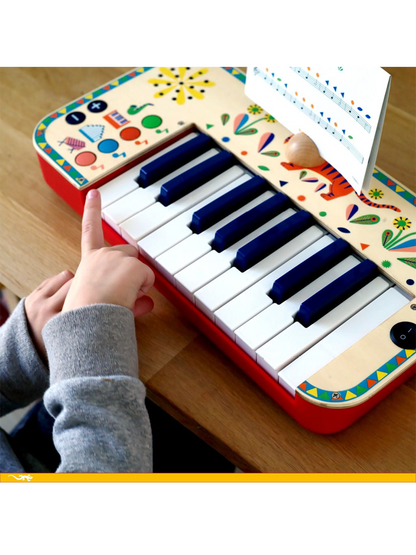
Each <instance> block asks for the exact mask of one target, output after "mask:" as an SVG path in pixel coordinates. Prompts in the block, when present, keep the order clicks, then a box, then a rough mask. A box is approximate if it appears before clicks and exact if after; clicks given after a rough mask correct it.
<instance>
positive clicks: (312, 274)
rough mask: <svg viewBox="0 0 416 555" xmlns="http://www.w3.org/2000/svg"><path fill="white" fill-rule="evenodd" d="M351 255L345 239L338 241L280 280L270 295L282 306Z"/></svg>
mask: <svg viewBox="0 0 416 555" xmlns="http://www.w3.org/2000/svg"><path fill="white" fill-rule="evenodd" d="M349 254H351V248H350V246H349V244H348V243H347V242H346V241H344V239H337V240H336V241H334V242H333V243H331V245H328V246H327V247H325V248H324V249H322V250H320V251H319V252H317V253H316V254H314V255H313V256H311V257H310V258H308V259H307V260H305V261H304V262H302V263H301V264H299V265H298V266H296V267H295V268H293V269H292V270H290V271H289V272H287V273H286V274H284V275H283V276H281V277H280V278H278V279H277V280H276V281H275V282H274V283H273V287H272V289H271V291H270V293H269V295H270V297H271V298H272V299H273V300H274V302H275V303H277V304H280V303H282V302H284V301H285V300H286V299H289V297H292V296H293V295H295V293H297V292H298V291H300V290H301V289H303V288H304V287H306V286H307V285H309V283H312V281H314V280H315V279H317V278H318V277H320V276H322V274H324V273H325V272H327V271H328V270H329V269H331V268H333V267H334V266H335V265H336V264H338V262H341V260H343V259H344V258H346V257H347V256H348V255H349Z"/></svg>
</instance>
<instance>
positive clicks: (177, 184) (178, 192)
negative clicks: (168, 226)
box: [158, 150, 235, 206]
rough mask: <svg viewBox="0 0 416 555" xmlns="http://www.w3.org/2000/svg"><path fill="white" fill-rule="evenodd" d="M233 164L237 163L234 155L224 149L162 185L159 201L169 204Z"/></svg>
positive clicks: (164, 204) (165, 204)
mask: <svg viewBox="0 0 416 555" xmlns="http://www.w3.org/2000/svg"><path fill="white" fill-rule="evenodd" d="M233 164H235V159H234V156H233V155H232V154H230V153H229V152H227V151H225V150H223V151H221V152H219V153H218V154H216V155H215V156H212V158H209V160H205V162H201V163H200V164H198V165H197V166H195V167H194V168H191V169H190V170H188V171H186V172H184V173H182V174H181V175H178V176H177V177H175V178H173V179H171V180H170V181H168V182H167V183H165V184H164V185H162V187H161V188H160V194H159V197H158V201H159V202H160V203H161V204H163V206H168V205H169V204H172V203H173V202H175V201H177V200H179V199H180V198H182V197H184V196H185V195H187V194H188V193H191V192H192V191H195V189H198V187H200V186H201V185H203V184H204V183H207V181H210V180H211V179H214V177H217V176H218V175H220V174H221V173H223V172H225V171H226V170H228V169H229V168H230V167H231V166H232V165H233Z"/></svg>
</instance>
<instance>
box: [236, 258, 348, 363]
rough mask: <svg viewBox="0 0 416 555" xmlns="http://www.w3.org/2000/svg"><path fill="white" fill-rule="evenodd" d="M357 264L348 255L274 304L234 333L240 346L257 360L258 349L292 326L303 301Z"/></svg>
mask: <svg viewBox="0 0 416 555" xmlns="http://www.w3.org/2000/svg"><path fill="white" fill-rule="evenodd" d="M358 264H359V260H358V259H357V258H355V257H354V256H348V257H347V258H345V259H344V260H342V261H341V262H339V263H338V264H336V265H335V266H334V267H333V268H331V269H330V270H328V271H327V272H325V273H324V274H322V276H320V277H319V278H317V279H315V280H314V281H313V282H312V283H310V284H309V285H308V286H307V287H304V288H303V289H301V290H300V291H298V292H297V293H296V294H295V295H293V296H292V297H290V298H289V299H287V300H286V301H285V302H283V303H282V304H276V303H273V304H272V305H270V306H269V307H268V308H266V310H264V311H263V312H260V314H257V316H255V317H254V318H252V319H251V320H249V321H248V322H246V323H245V324H243V325H242V326H241V327H240V328H238V329H236V330H235V336H236V343H237V345H239V346H240V347H241V348H242V349H243V350H244V351H245V352H246V353H247V354H249V355H250V356H251V357H252V358H254V359H255V358H256V350H257V349H259V347H261V346H262V345H263V344H264V343H266V341H269V340H270V339H271V338H272V337H274V336H275V335H277V334H279V333H280V332H281V331H283V330H284V329H285V328H288V327H289V326H291V325H292V324H293V322H294V317H295V316H296V313H297V311H298V310H299V307H300V305H301V304H302V303H303V301H305V300H306V299H309V297H311V296H312V295H314V294H315V293H317V292H318V291H320V290H321V289H323V288H324V287H326V286H327V285H329V284H330V283H331V282H332V281H334V280H335V279H337V278H339V277H340V276H342V275H343V274H345V272H348V270H351V268H354V266H357V265H358Z"/></svg>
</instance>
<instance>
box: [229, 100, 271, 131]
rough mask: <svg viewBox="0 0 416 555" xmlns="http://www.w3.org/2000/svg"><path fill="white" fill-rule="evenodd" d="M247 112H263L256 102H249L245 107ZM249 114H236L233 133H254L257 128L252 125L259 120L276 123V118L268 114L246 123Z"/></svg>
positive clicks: (254, 113)
mask: <svg viewBox="0 0 416 555" xmlns="http://www.w3.org/2000/svg"><path fill="white" fill-rule="evenodd" d="M247 112H248V113H249V114H252V115H255V116H259V115H261V114H262V113H263V109H262V108H260V106H258V105H257V104H251V105H250V106H249V107H248V108H247ZM248 121H249V116H248V115H247V114H238V116H236V118H235V120H234V134H235V135H255V134H256V133H257V131H258V130H257V129H256V128H255V127H253V125H255V124H256V123H258V122H259V121H266V122H267V123H276V119H275V118H274V117H273V116H271V115H270V114H265V115H264V116H262V117H261V118H259V119H256V120H255V121H253V122H250V123H248Z"/></svg>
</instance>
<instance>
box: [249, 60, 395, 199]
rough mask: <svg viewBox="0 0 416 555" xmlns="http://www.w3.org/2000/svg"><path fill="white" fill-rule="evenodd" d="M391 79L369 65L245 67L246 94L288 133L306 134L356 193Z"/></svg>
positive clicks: (370, 165) (370, 164) (365, 176)
mask: <svg viewBox="0 0 416 555" xmlns="http://www.w3.org/2000/svg"><path fill="white" fill-rule="evenodd" d="M390 81H391V77H390V75H389V74H388V73H387V72H386V71H384V70H383V69H381V68H374V67H352V68H349V67H318V66H316V67H268V68H261V67H249V68H247V79H246V88H245V93H246V95H247V96H248V97H249V98H250V99H251V100H252V101H254V102H256V103H257V104H259V105H260V106H261V107H262V108H263V109H264V110H267V111H268V112H270V114H271V115H272V116H273V117H274V118H276V119H277V120H278V121H279V122H280V123H281V124H282V125H284V126H285V127H287V129H289V131H291V132H292V133H299V132H303V133H305V134H306V135H308V136H309V137H310V138H311V139H312V140H313V141H314V142H315V144H316V146H317V147H318V149H319V152H320V154H321V156H322V158H324V159H325V160H327V161H328V162H329V163H330V164H332V165H333V166H334V167H335V168H336V169H337V170H338V171H339V172H340V173H341V174H342V175H343V176H344V177H345V178H346V179H347V181H349V183H350V184H351V185H352V187H354V189H355V190H356V191H357V192H358V193H361V190H362V189H363V188H364V189H366V188H368V186H369V183H370V179H371V176H372V173H373V169H374V164H375V161H376V157H377V151H378V147H379V143H380V137H381V131H382V128H383V122H384V116H385V113H386V106H387V99H388V94H389V90H390Z"/></svg>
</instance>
